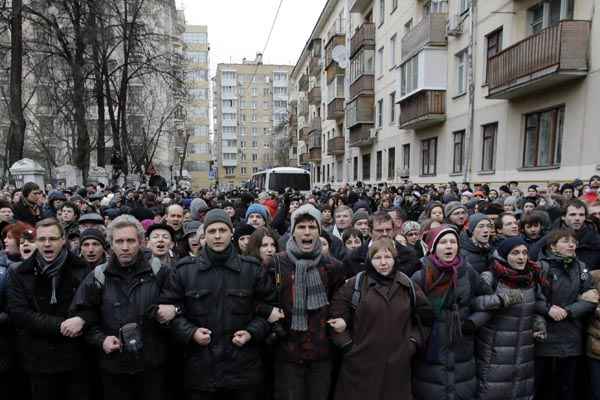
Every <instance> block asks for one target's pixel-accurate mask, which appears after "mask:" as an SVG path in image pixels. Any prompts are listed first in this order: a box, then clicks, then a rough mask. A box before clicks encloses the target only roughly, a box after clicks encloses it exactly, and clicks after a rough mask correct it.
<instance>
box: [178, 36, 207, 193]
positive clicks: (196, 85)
mask: <svg viewBox="0 0 600 400" xmlns="http://www.w3.org/2000/svg"><path fill="white" fill-rule="evenodd" d="M183 42H184V44H185V60H186V66H187V67H186V73H185V85H186V89H187V107H186V120H185V137H183V138H182V139H183V141H182V143H181V146H182V147H181V156H182V158H183V155H184V154H185V157H184V159H185V164H184V166H185V169H186V170H187V172H188V173H189V174H190V176H191V180H192V187H193V188H194V189H200V188H207V187H209V186H210V183H211V182H209V170H210V165H209V161H210V153H211V151H210V136H209V126H210V117H209V111H210V82H209V72H208V70H209V60H210V58H209V51H210V46H209V44H208V30H207V27H206V26H205V25H186V27H185V32H184V34H183ZM184 152H185V153H184Z"/></svg>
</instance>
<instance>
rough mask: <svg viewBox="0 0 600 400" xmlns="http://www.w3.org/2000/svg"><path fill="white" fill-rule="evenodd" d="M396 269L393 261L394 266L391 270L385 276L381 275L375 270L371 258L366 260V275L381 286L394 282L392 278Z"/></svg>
mask: <svg viewBox="0 0 600 400" xmlns="http://www.w3.org/2000/svg"><path fill="white" fill-rule="evenodd" d="M396 271H397V268H396V263H395V262H394V268H393V269H392V271H391V272H390V273H389V274H388V275H387V276H385V275H381V274H380V273H379V272H377V270H376V269H375V267H374V266H373V263H372V262H371V260H368V261H367V271H366V272H367V276H368V277H369V279H373V280H374V281H375V282H377V283H378V284H379V285H381V286H391V284H392V283H393V282H394V278H395V277H396Z"/></svg>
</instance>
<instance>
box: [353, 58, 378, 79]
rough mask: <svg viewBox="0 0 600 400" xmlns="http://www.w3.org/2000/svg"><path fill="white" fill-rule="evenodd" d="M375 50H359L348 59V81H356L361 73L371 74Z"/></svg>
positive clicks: (373, 66) (372, 72)
mask: <svg viewBox="0 0 600 400" xmlns="http://www.w3.org/2000/svg"><path fill="white" fill-rule="evenodd" d="M374 58H375V52H374V51H373V50H360V51H359V52H358V53H357V54H356V55H355V56H354V57H353V58H352V60H351V61H350V82H354V81H356V80H357V79H358V78H360V77H361V76H362V75H373V74H374V72H375V70H374V68H375V63H374V62H373V59H374Z"/></svg>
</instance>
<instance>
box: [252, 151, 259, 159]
mask: <svg viewBox="0 0 600 400" xmlns="http://www.w3.org/2000/svg"><path fill="white" fill-rule="evenodd" d="M256 160H258V154H256V153H252V161H256Z"/></svg>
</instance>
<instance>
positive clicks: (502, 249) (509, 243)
mask: <svg viewBox="0 0 600 400" xmlns="http://www.w3.org/2000/svg"><path fill="white" fill-rule="evenodd" d="M521 245H523V246H527V243H526V242H525V240H524V239H523V238H522V237H521V236H513V237H510V238H507V239H504V240H503V241H502V243H500V246H498V255H500V257H502V258H503V259H504V260H506V258H507V257H508V254H509V253H510V252H511V250H512V249H514V248H515V247H517V246H521Z"/></svg>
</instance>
